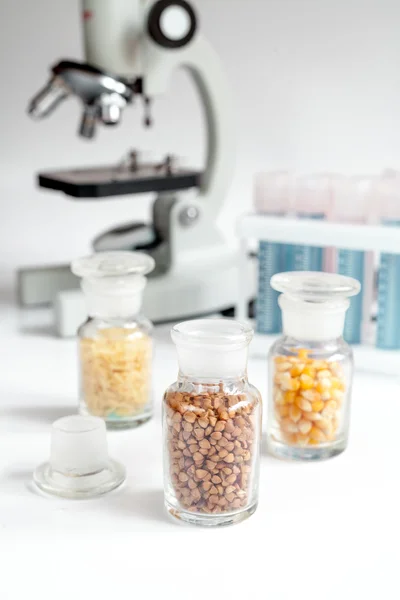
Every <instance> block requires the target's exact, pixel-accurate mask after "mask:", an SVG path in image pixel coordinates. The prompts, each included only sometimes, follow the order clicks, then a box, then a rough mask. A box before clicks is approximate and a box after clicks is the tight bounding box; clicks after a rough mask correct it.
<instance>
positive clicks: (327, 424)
mask: <svg viewBox="0 0 400 600" xmlns="http://www.w3.org/2000/svg"><path fill="white" fill-rule="evenodd" d="M317 427H318V429H321V431H322V432H323V433H324V434H325V435H327V436H329V435H331V433H332V431H333V425H332V421H330V420H329V419H321V420H320V421H317Z"/></svg>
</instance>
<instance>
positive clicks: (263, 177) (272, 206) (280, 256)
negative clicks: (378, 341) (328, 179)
mask: <svg viewBox="0 0 400 600" xmlns="http://www.w3.org/2000/svg"><path fill="white" fill-rule="evenodd" d="M292 190H293V176H292V175H291V173H289V172H288V171H277V172H272V173H258V174H257V175H256V176H255V180H254V207H255V209H256V211H257V212H258V213H262V214H267V215H269V216H274V217H284V216H285V215H286V214H287V213H288V212H289V211H290V206H291V202H292ZM284 261H285V244H278V243H271V242H268V241H261V242H260V243H259V248H258V295H257V303H256V315H257V317H256V330H257V333H263V334H274V333H279V332H280V331H281V329H282V320H281V311H280V308H279V306H278V295H279V294H278V292H276V291H275V290H273V289H272V288H271V286H270V281H271V277H272V276H273V275H275V274H276V273H280V272H281V271H282V270H284Z"/></svg>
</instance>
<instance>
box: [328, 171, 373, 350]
mask: <svg viewBox="0 0 400 600" xmlns="http://www.w3.org/2000/svg"><path fill="white" fill-rule="evenodd" d="M371 186H372V179H371V178H368V177H340V178H339V177H338V178H336V179H335V180H334V182H333V205H332V213H331V218H332V220H333V221H336V222H339V223H353V224H357V225H361V224H365V223H367V221H368V206H369V202H370V197H371ZM373 270H374V256H373V253H371V252H364V251H362V250H349V249H346V248H339V249H338V250H337V253H336V271H337V272H338V273H339V274H340V275H346V276H348V277H353V278H354V279H357V280H358V281H359V282H360V283H361V292H362V293H361V294H358V295H357V296H354V297H353V298H352V299H351V304H350V308H349V310H348V311H347V315H346V321H345V326H344V331H343V337H344V339H345V340H346V342H348V343H350V344H360V343H361V341H362V340H363V338H364V337H367V335H368V329H369V326H370V321H371V314H372V302H373V283H374V281H373Z"/></svg>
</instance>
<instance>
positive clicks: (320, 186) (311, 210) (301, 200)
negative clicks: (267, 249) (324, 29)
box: [285, 174, 332, 271]
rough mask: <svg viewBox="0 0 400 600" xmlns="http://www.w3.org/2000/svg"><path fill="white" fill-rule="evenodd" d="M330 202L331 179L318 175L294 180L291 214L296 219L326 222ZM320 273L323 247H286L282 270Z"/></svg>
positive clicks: (293, 245)
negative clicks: (324, 220)
mask: <svg viewBox="0 0 400 600" xmlns="http://www.w3.org/2000/svg"><path fill="white" fill-rule="evenodd" d="M331 202H332V189H331V176H329V175H325V174H321V175H304V176H300V177H297V179H296V182H295V191H294V214H295V216H296V217H297V218H298V219H314V220H323V219H326V218H327V215H328V213H329V211H330V206H331ZM323 270H324V249H323V248H318V247H316V246H306V245H298V244H287V246H286V257H285V271H323Z"/></svg>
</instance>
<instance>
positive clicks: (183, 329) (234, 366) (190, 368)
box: [171, 319, 253, 379]
mask: <svg viewBox="0 0 400 600" xmlns="http://www.w3.org/2000/svg"><path fill="white" fill-rule="evenodd" d="M171 337H172V340H173V342H174V343H175V344H176V349H177V353H178V361H179V369H180V371H181V372H182V374H184V375H187V376H189V377H198V378H212V379H224V378H234V377H240V376H241V375H243V374H244V373H245V372H246V368H247V354H248V346H249V343H250V341H251V339H252V337H253V329H252V328H251V327H250V326H249V325H247V324H246V323H240V322H239V321H235V320H233V319H199V320H195V321H186V322H184V323H179V324H178V325H176V326H175V327H173V329H172V331H171Z"/></svg>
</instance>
